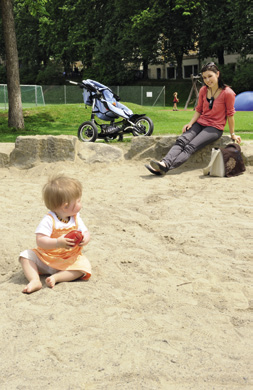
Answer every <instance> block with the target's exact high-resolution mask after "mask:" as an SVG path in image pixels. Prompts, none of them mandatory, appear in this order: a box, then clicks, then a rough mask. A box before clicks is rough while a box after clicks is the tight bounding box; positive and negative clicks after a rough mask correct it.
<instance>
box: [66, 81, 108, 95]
mask: <svg viewBox="0 0 253 390" xmlns="http://www.w3.org/2000/svg"><path fill="white" fill-rule="evenodd" d="M67 81H68V82H69V83H70V84H74V85H78V86H79V87H80V88H86V89H87V90H88V91H89V92H95V93H98V95H100V93H99V91H98V89H97V88H96V87H94V86H93V85H91V84H90V83H86V82H85V81H82V82H81V83H77V82H76V81H71V80H67Z"/></svg>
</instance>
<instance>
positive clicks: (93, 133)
mask: <svg viewBox="0 0 253 390" xmlns="http://www.w3.org/2000/svg"><path fill="white" fill-rule="evenodd" d="M97 137H98V129H97V127H96V126H95V125H94V123H93V122H91V121H87V122H84V123H82V124H81V126H80V127H79V129H78V138H79V139H80V141H83V142H95V141H96V139H97Z"/></svg>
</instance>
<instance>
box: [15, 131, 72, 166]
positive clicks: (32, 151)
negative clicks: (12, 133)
mask: <svg viewBox="0 0 253 390" xmlns="http://www.w3.org/2000/svg"><path fill="white" fill-rule="evenodd" d="M77 142H78V138H77V137H74V136H70V135H61V136H47V135H35V136H24V137H23V136H22V137H21V136H20V137H17V139H16V142H15V149H14V150H13V151H12V152H11V154H10V165H14V166H17V167H19V168H31V167H33V166H34V165H36V164H37V163H39V162H49V163H50V162H55V161H66V160H70V161H74V160H75V158H76V143H77Z"/></svg>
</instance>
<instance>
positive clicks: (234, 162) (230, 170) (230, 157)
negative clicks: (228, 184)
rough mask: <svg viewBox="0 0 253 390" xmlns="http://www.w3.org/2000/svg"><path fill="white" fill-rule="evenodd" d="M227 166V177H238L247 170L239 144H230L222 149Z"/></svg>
mask: <svg viewBox="0 0 253 390" xmlns="http://www.w3.org/2000/svg"><path fill="white" fill-rule="evenodd" d="M221 153H222V155H223V159H224V164H225V176H226V177H231V176H237V175H240V174H242V173H243V172H244V171H245V170H246V169H245V165H244V162H243V158H242V153H241V147H240V145H238V144H237V143H232V144H228V145H227V146H226V147H225V148H223V149H221Z"/></svg>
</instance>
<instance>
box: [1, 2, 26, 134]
mask: <svg viewBox="0 0 253 390" xmlns="http://www.w3.org/2000/svg"><path fill="white" fill-rule="evenodd" d="M1 7H2V23H3V30H4V43H5V52H6V71H7V89H8V100H9V113H8V126H9V127H15V128H17V129H23V128H24V127H25V125H24V117H23V111H22V101H21V91H20V81H19V62H18V50H17V41H16V32H15V23H14V16H13V3H12V0H1Z"/></svg>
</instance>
